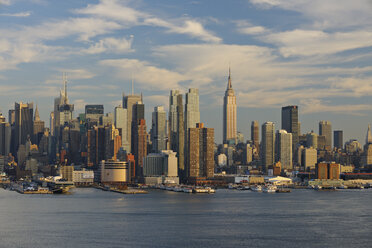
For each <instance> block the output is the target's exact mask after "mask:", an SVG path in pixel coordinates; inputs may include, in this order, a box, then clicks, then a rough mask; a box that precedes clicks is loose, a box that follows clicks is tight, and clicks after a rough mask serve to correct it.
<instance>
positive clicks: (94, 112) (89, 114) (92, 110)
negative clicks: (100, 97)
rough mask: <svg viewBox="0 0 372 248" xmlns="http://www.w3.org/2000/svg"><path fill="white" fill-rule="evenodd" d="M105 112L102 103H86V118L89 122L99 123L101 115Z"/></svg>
mask: <svg viewBox="0 0 372 248" xmlns="http://www.w3.org/2000/svg"><path fill="white" fill-rule="evenodd" d="M104 113H105V109H104V106H103V105H102V104H89V105H85V119H86V120H89V122H95V123H96V124H97V125H98V123H99V120H100V118H101V117H103V115H104Z"/></svg>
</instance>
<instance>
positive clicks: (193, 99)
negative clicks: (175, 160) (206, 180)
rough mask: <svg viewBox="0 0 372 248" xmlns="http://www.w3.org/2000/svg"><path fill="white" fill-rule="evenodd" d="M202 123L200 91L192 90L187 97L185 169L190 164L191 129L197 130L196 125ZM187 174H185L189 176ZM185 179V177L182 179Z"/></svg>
mask: <svg viewBox="0 0 372 248" xmlns="http://www.w3.org/2000/svg"><path fill="white" fill-rule="evenodd" d="M199 122H200V111H199V89H194V88H191V89H189V91H188V92H187V93H186V96H185V125H184V128H185V140H184V142H185V146H184V150H185V152H184V154H185V157H184V163H185V167H186V166H187V165H188V164H189V157H188V156H187V155H188V154H189V150H188V148H189V146H188V144H189V129H190V128H196V124H197V123H199ZM187 173H188V172H186V173H185V174H187ZM182 179H185V176H183V177H182Z"/></svg>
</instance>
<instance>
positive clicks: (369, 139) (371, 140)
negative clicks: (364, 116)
mask: <svg viewBox="0 0 372 248" xmlns="http://www.w3.org/2000/svg"><path fill="white" fill-rule="evenodd" d="M366 144H367V145H368V144H372V135H371V125H370V124H368V131H367V135H366Z"/></svg>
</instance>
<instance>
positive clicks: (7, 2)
mask: <svg viewBox="0 0 372 248" xmlns="http://www.w3.org/2000/svg"><path fill="white" fill-rule="evenodd" d="M1 4H4V5H10V4H11V0H0V5H1Z"/></svg>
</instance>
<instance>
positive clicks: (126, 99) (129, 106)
mask: <svg viewBox="0 0 372 248" xmlns="http://www.w3.org/2000/svg"><path fill="white" fill-rule="evenodd" d="M137 102H142V95H135V94H134V93H133V89H132V94H131V95H127V96H126V95H125V94H124V93H123V108H125V109H126V110H127V137H128V148H130V149H129V150H128V151H127V152H129V153H130V152H132V151H131V148H132V123H133V105H134V104H136V103H137Z"/></svg>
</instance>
